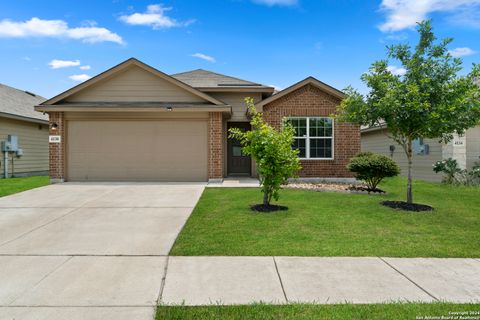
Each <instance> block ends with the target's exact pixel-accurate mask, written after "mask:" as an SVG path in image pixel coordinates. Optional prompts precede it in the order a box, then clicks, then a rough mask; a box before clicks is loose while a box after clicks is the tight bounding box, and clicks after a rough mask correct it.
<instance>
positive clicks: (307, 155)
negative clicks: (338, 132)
mask: <svg viewBox="0 0 480 320" xmlns="http://www.w3.org/2000/svg"><path fill="white" fill-rule="evenodd" d="M286 118H287V120H290V119H306V121H307V128H306V130H307V135H306V136H304V137H298V136H295V139H305V158H300V157H299V158H300V160H320V161H321V160H334V159H335V119H334V118H332V117H322V116H320V117H317V116H303V117H302V116H294V117H286ZM310 119H330V120H332V136H331V137H310ZM322 138H323V139H330V138H331V139H332V156H331V157H330V158H310V139H322Z"/></svg>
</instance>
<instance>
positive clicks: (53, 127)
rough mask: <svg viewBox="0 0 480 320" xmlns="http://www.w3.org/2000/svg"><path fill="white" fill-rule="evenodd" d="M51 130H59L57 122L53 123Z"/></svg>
mask: <svg viewBox="0 0 480 320" xmlns="http://www.w3.org/2000/svg"><path fill="white" fill-rule="evenodd" d="M50 129H52V130H57V129H58V124H57V123H56V122H54V123H52V124H51V125H50Z"/></svg>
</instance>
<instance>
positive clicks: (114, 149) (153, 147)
mask: <svg viewBox="0 0 480 320" xmlns="http://www.w3.org/2000/svg"><path fill="white" fill-rule="evenodd" d="M207 148H208V142H207V122H206V121H205V120H191V121H189V120H178V121H177V120H164V121H159V120H156V121H142V120H136V121H103V120H102V121H80V120H75V121H73V120H72V121H68V122H67V159H66V160H67V167H66V168H67V179H68V180H69V181H207V170H208V164H207Z"/></svg>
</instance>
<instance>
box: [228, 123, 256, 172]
mask: <svg viewBox="0 0 480 320" xmlns="http://www.w3.org/2000/svg"><path fill="white" fill-rule="evenodd" d="M230 128H239V129H241V130H245V131H246V130H250V124H249V123H248V122H229V123H228V129H230ZM227 158H228V163H227V172H228V175H232V176H235V175H239V176H250V175H251V174H252V172H251V170H252V159H251V158H250V157H248V156H246V155H245V154H244V153H243V152H242V145H241V144H240V141H238V140H237V139H232V138H228V147H227Z"/></svg>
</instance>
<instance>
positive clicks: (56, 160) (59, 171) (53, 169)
mask: <svg viewBox="0 0 480 320" xmlns="http://www.w3.org/2000/svg"><path fill="white" fill-rule="evenodd" d="M49 117H50V129H49V134H50V135H55V136H60V137H61V141H60V143H49V150H50V152H49V153H50V179H51V180H52V182H62V181H63V180H64V179H65V118H64V114H63V112H49ZM55 126H56V128H55Z"/></svg>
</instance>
